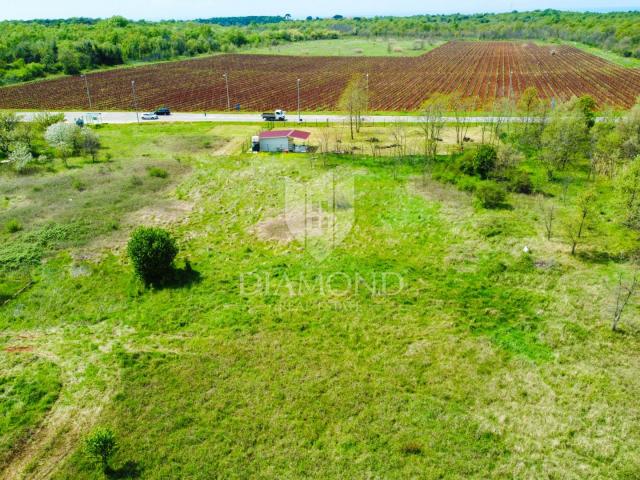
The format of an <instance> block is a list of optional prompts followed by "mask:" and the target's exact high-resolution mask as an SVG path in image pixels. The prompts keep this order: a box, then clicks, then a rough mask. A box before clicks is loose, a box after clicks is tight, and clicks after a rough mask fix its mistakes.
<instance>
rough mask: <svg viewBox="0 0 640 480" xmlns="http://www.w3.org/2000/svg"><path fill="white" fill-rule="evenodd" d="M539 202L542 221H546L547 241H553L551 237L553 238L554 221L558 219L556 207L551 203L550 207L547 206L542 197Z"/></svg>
mask: <svg viewBox="0 0 640 480" xmlns="http://www.w3.org/2000/svg"><path fill="white" fill-rule="evenodd" d="M539 202H540V210H541V212H542V219H543V221H544V229H545V231H546V232H547V240H551V237H552V236H553V221H554V220H555V219H556V215H555V205H553V203H550V204H549V205H548V206H547V205H545V201H544V198H543V197H542V195H540V197H539Z"/></svg>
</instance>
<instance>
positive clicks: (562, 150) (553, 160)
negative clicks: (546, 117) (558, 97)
mask: <svg viewBox="0 0 640 480" xmlns="http://www.w3.org/2000/svg"><path fill="white" fill-rule="evenodd" d="M541 142H542V150H541V152H540V155H539V159H540V161H541V163H542V165H543V166H544V168H545V170H546V171H547V176H548V177H549V179H550V180H551V179H552V178H553V175H554V172H555V171H556V170H564V169H565V168H566V167H567V166H569V165H571V164H573V163H576V162H578V161H580V160H583V159H585V158H586V157H587V155H588V153H589V147H590V143H589V130H588V128H587V122H586V120H585V117H584V115H582V114H581V113H580V112H575V111H566V110H562V109H559V110H558V111H557V112H555V113H554V114H553V115H552V116H551V120H550V121H549V123H548V124H547V125H546V127H545V129H544V131H543V132H542V138H541Z"/></svg>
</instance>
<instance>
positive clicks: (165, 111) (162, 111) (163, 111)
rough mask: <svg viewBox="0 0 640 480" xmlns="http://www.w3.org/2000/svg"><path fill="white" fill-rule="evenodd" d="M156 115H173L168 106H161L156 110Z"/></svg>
mask: <svg viewBox="0 0 640 480" xmlns="http://www.w3.org/2000/svg"><path fill="white" fill-rule="evenodd" d="M154 113H155V114H156V115H171V110H169V109H168V108H167V107H160V108H159V109H157V110H156V111H155V112H154Z"/></svg>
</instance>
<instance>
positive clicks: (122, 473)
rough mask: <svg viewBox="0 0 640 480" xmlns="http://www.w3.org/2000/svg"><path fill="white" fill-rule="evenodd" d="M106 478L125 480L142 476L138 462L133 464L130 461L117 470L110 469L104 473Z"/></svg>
mask: <svg viewBox="0 0 640 480" xmlns="http://www.w3.org/2000/svg"><path fill="white" fill-rule="evenodd" d="M105 474H106V477H107V478H108V479H114V480H116V479H125V478H140V475H141V474H142V469H141V468H140V465H138V462H133V461H131V460H129V461H127V462H125V463H124V464H123V465H122V466H121V467H119V468H110V469H109V470H108V471H106V472H105Z"/></svg>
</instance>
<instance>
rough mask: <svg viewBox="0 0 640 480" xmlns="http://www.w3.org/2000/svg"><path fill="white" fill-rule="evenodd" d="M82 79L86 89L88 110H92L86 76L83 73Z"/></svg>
mask: <svg viewBox="0 0 640 480" xmlns="http://www.w3.org/2000/svg"><path fill="white" fill-rule="evenodd" d="M82 78H84V86H85V87H86V89H87V98H88V99H89V110H93V106H92V105H91V93H89V81H88V80H87V76H86V75H85V74H84V73H83V74H82Z"/></svg>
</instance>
